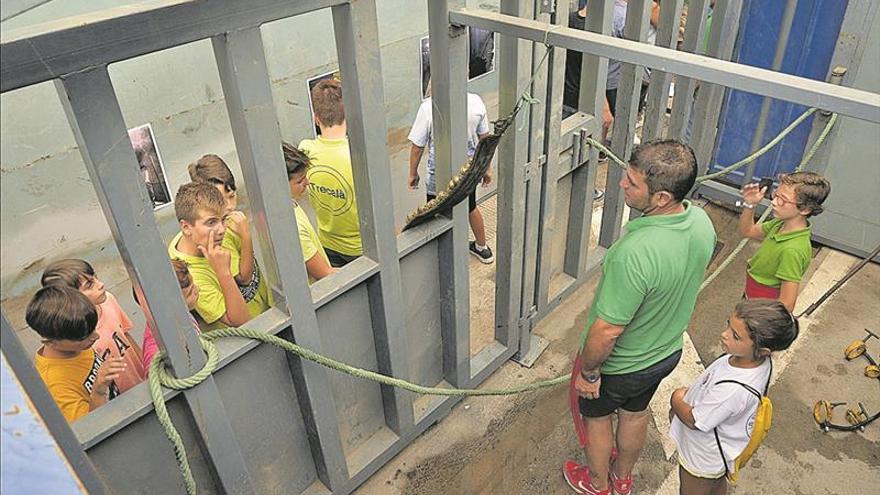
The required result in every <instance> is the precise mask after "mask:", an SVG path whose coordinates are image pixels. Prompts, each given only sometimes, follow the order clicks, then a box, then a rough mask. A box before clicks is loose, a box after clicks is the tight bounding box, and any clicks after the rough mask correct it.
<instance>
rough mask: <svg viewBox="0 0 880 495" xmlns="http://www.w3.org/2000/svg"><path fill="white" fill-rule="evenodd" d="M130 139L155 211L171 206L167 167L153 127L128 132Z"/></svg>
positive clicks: (146, 126)
mask: <svg viewBox="0 0 880 495" xmlns="http://www.w3.org/2000/svg"><path fill="white" fill-rule="evenodd" d="M128 139H129V140H130V141H131V147H132V148H134V154H135V156H136V157H137V161H138V165H139V166H140V175H141V178H143V181H144V184H145V185H146V186H147V193H148V194H149V195H150V200H151V201H152V202H153V209H154V210H156V209H159V208H161V207H163V206H166V205H169V204H171V192H170V189H169V187H168V179H166V175H165V165H164V164H163V163H162V156H161V155H160V154H159V147H158V146H157V145H156V137H155V135H154V134H153V127H152V126H151V125H150V124H144V125H142V126H138V127H135V128H132V129H129V130H128Z"/></svg>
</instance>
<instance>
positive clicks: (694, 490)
mask: <svg viewBox="0 0 880 495" xmlns="http://www.w3.org/2000/svg"><path fill="white" fill-rule="evenodd" d="M678 478H679V480H680V481H679V485H678V493H679V495H715V491H714V490H715V487H716V485H719V484H720V483H719V480H710V479H706V478H697V477H696V476H694V475H692V474H691V473H689V472H687V470H686V469H685V468H683V467H681V466H678ZM720 481H722V482H723V481H724V478H721V480H720ZM723 486H724V492H721V493H722V494H723V493H727V483H724V484H723Z"/></svg>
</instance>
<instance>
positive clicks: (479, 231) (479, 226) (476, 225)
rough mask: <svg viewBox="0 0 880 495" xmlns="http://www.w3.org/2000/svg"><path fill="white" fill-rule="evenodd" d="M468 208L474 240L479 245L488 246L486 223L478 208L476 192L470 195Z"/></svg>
mask: <svg viewBox="0 0 880 495" xmlns="http://www.w3.org/2000/svg"><path fill="white" fill-rule="evenodd" d="M468 209H469V212H468V220H469V221H470V224H471V230H472V231H474V240H475V241H477V247H478V248H480V247H486V225H485V224H484V223H483V214H482V213H480V209H479V208H477V194H476V193H472V194H471V195H470V196H468Z"/></svg>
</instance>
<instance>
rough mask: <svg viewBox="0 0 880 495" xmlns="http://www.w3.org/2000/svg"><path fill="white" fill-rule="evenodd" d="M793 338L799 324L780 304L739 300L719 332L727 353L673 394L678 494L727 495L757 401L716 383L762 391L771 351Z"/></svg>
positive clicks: (672, 429) (672, 431)
mask: <svg viewBox="0 0 880 495" xmlns="http://www.w3.org/2000/svg"><path fill="white" fill-rule="evenodd" d="M797 335H798V322H797V319H795V318H794V316H792V314H791V313H790V312H789V311H788V310H787V309H786V308H785V306H784V305H783V304H782V303H780V302H779V301H775V300H771V299H749V300H744V301H741V302H740V303H739V304H737V305H736V308H735V309H734V311H733V314H732V315H730V319H729V320H728V324H727V328H726V329H724V331H723V332H721V348H722V349H723V350H724V352H725V354H724V355H723V356H721V357H720V358H718V359H717V360H716V361H715V362H714V363H712V364H711V365H710V366H709V367H708V368H706V370H705V371H704V372H703V373H702V374H700V376H699V377H698V378H697V380H696V381H695V382H694V383H693V384H692V385H691V386H690V387H682V388H679V389H677V390H675V391H674V392H673V393H672V398H671V399H670V401H669V402H670V405H671V407H672V410H671V411H670V415H671V416H672V418H671V426H670V432H669V434H670V436H671V437H672V440H673V441H674V442H675V444H676V446H677V448H678V462H679V475H680V479H681V490H680V493H681V494H682V495H719V494H725V493H727V480H726V477H725V472H726V471H727V470H728V469H733V460H734V459H736V458H737V456H739V455H740V453H742V451H743V449H745V447H746V445H747V444H748V443H749V438H750V437H751V433H752V427H753V425H754V421H755V413H756V412H757V409H758V398H757V397H755V396H754V395H753V394H752V393H751V392H749V391H748V390H747V389H746V388H745V387H743V386H742V385H739V384H737V383H718V382H719V381H721V380H734V381H737V382H740V383H744V384H746V385H749V386H751V387H752V388H754V389H755V390H758V391H764V390H766V386H767V384H768V383H769V380H770V373H771V370H772V365H771V362H770V353H771V351H781V350H785V349H788V347H789V346H790V345H791V343H792V342H793V341H794V339H795V338H797ZM714 430H717V432H718V439H719V440H718V441H716V439H715V433H714ZM719 442H720V444H721V448H723V449H724V457H723V459H725V460H726V462H727V467H726V468H725V465H724V462H725V460H722V456H721V452H720V451H719V445H718V443H719Z"/></svg>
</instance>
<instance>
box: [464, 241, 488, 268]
mask: <svg viewBox="0 0 880 495" xmlns="http://www.w3.org/2000/svg"><path fill="white" fill-rule="evenodd" d="M468 251H470V252H471V254H472V255H474V256H476V257H477V259H478V260H480V263H484V264H486V265H488V264H489V263H492V262H493V261H495V257H494V256H492V250H491V249H489V246H486V247H485V248H483V249H477V242H476V241H471V243H470V245H468Z"/></svg>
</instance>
